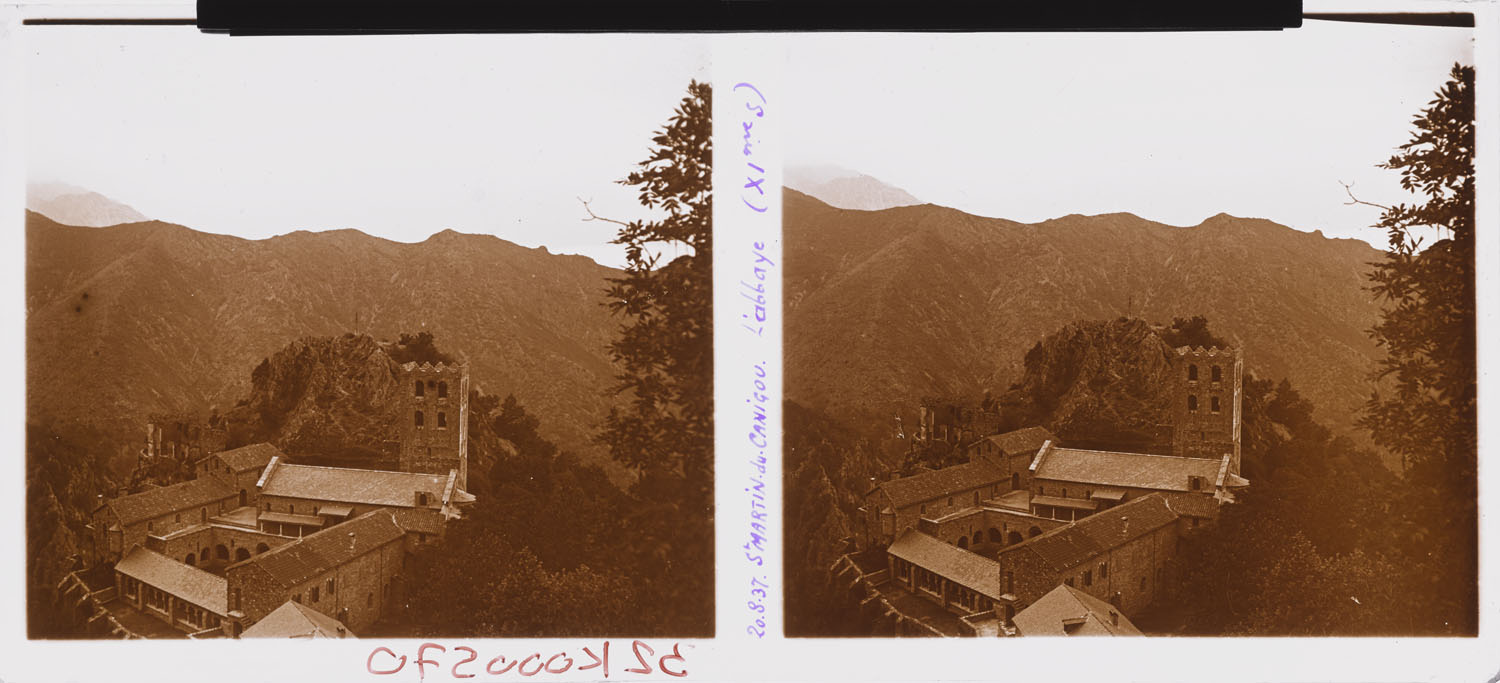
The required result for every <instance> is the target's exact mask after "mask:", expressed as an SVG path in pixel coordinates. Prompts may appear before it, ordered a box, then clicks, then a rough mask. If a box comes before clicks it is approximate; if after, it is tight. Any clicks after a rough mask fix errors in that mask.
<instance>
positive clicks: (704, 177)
mask: <svg viewBox="0 0 1500 683" xmlns="http://www.w3.org/2000/svg"><path fill="white" fill-rule="evenodd" d="M711 113H712V91H711V88H710V86H709V85H708V84H707V83H698V82H696V81H694V82H692V83H690V84H689V85H688V92H687V95H686V96H685V97H683V98H682V101H681V102H680V103H679V104H678V106H677V108H676V111H675V112H674V113H673V115H672V116H671V117H670V118H669V119H668V121H667V124H666V126H664V127H663V128H662V129H661V130H659V131H658V132H657V134H656V136H655V137H653V138H652V139H651V141H652V143H653V145H654V146H653V147H652V149H651V151H650V154H649V155H648V156H647V158H646V159H645V160H644V161H642V162H641V163H640V164H639V165H638V166H637V167H636V169H635V170H634V171H632V172H631V173H630V174H629V175H628V176H626V178H625V179H624V180H622V181H621V183H622V184H625V185H630V186H634V187H636V188H638V190H639V193H638V196H639V200H640V203H641V205H642V206H644V207H646V208H647V209H649V210H651V211H652V213H653V214H654V218H652V219H639V220H635V221H631V222H629V223H621V229H620V231H619V233H618V235H617V236H616V238H615V239H614V240H613V243H614V244H619V245H623V246H624V247H625V251H626V257H627V259H628V265H627V266H626V268H625V272H624V274H623V275H622V276H620V277H618V278H612V279H611V280H610V286H609V288H608V290H607V297H608V300H607V303H606V305H607V306H608V307H609V309H610V311H611V312H612V313H614V314H615V315H617V316H619V317H621V318H623V320H624V323H623V324H622V326H621V327H620V330H619V333H618V335H617V337H616V339H615V341H614V342H613V343H612V344H611V345H610V354H611V356H612V358H613V359H614V362H615V364H616V366H617V368H618V373H617V374H616V376H615V379H616V383H615V385H614V387H613V388H612V390H611V391H612V393H614V394H616V395H622V396H625V397H627V398H628V401H629V403H628V406H627V407H623V408H615V409H612V410H611V411H610V413H609V415H608V417H607V418H606V419H605V423H604V427H603V429H602V431H601V432H600V434H599V435H598V437H597V439H598V441H599V442H600V443H602V444H605V445H606V446H608V448H609V451H610V455H611V456H612V457H613V458H614V459H615V460H616V461H618V462H620V463H622V464H624V465H626V466H628V467H629V468H631V469H632V470H633V471H634V472H635V473H636V476H637V479H636V483H635V485H634V487H633V493H634V494H635V495H636V497H637V498H638V500H639V504H638V505H637V506H635V507H634V508H633V514H632V515H631V523H632V528H633V529H634V530H635V532H636V533H637V535H638V537H639V540H640V544H639V546H638V548H637V550H638V553H639V554H640V560H641V562H642V569H643V571H644V574H643V575H644V576H649V577H651V579H652V586H653V589H655V590H658V591H660V593H659V595H657V596H656V597H657V598H658V599H659V602H660V605H661V608H662V609H666V610H669V611H672V612H674V613H675V615H674V616H671V617H669V621H670V622H671V623H675V624H677V625H678V628H681V629H683V630H682V631H680V633H701V634H707V633H711V632H712V629H713V599H712V594H713V585H714V584H713V566H714V565H713V410H714V401H713V221H712V214H713V187H712V179H711V176H712V165H713V145H712V135H713V123H712V119H711ZM667 250H673V251H675V252H678V254H679V255H677V256H676V257H675V258H673V259H672V260H671V261H670V262H669V263H666V264H665V265H662V264H661V263H659V260H660V258H661V255H662V254H664V253H666V252H667ZM684 251H685V253H682V252H684Z"/></svg>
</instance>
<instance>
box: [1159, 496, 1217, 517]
mask: <svg viewBox="0 0 1500 683" xmlns="http://www.w3.org/2000/svg"><path fill="white" fill-rule="evenodd" d="M1168 505H1170V506H1172V511H1173V512H1176V513H1177V514H1179V515H1182V516H1183V517H1213V516H1215V515H1217V514H1219V501H1218V500H1217V499H1215V498H1214V497H1213V496H1210V495H1197V496H1177V497H1176V498H1173V499H1172V500H1170V501H1168Z"/></svg>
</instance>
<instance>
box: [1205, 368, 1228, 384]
mask: <svg viewBox="0 0 1500 683" xmlns="http://www.w3.org/2000/svg"><path fill="white" fill-rule="evenodd" d="M1209 376H1210V377H1212V378H1213V381H1215V382H1219V381H1222V380H1223V379H1224V371H1223V370H1222V369H1220V368H1219V366H1217V365H1215V366H1214V367H1213V370H1211V371H1210V372H1209Z"/></svg>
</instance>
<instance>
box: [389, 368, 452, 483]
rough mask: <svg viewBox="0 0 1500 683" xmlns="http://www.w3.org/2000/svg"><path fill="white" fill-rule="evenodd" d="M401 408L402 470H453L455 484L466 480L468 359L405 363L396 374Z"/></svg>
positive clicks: (442, 472) (427, 471) (443, 471)
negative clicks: (397, 375)
mask: <svg viewBox="0 0 1500 683" xmlns="http://www.w3.org/2000/svg"><path fill="white" fill-rule="evenodd" d="M398 381H399V384H398V386H399V387H400V392H401V395H402V396H404V397H405V400H404V401H403V404H404V406H405V410H404V411H402V412H403V414H404V417H403V421H402V425H403V426H402V428H401V455H400V468H401V471H402V472H425V473H428V474H447V473H448V472H450V471H453V470H457V471H458V482H457V484H458V487H459V488H461V489H464V490H467V489H468V485H469V366H468V364H467V363H438V364H436V365H433V364H431V363H422V364H420V365H419V364H417V363H416V362H410V363H406V364H404V365H402V366H401V371H400V377H399V378H398Z"/></svg>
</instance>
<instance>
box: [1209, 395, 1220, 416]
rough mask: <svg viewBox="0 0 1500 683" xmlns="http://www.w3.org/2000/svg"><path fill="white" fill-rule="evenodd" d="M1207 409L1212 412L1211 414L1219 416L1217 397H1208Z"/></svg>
mask: <svg viewBox="0 0 1500 683" xmlns="http://www.w3.org/2000/svg"><path fill="white" fill-rule="evenodd" d="M1208 409H1209V410H1210V411H1212V412H1213V414H1215V415H1218V414H1219V397H1218V396H1211V397H1209V399H1208Z"/></svg>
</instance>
